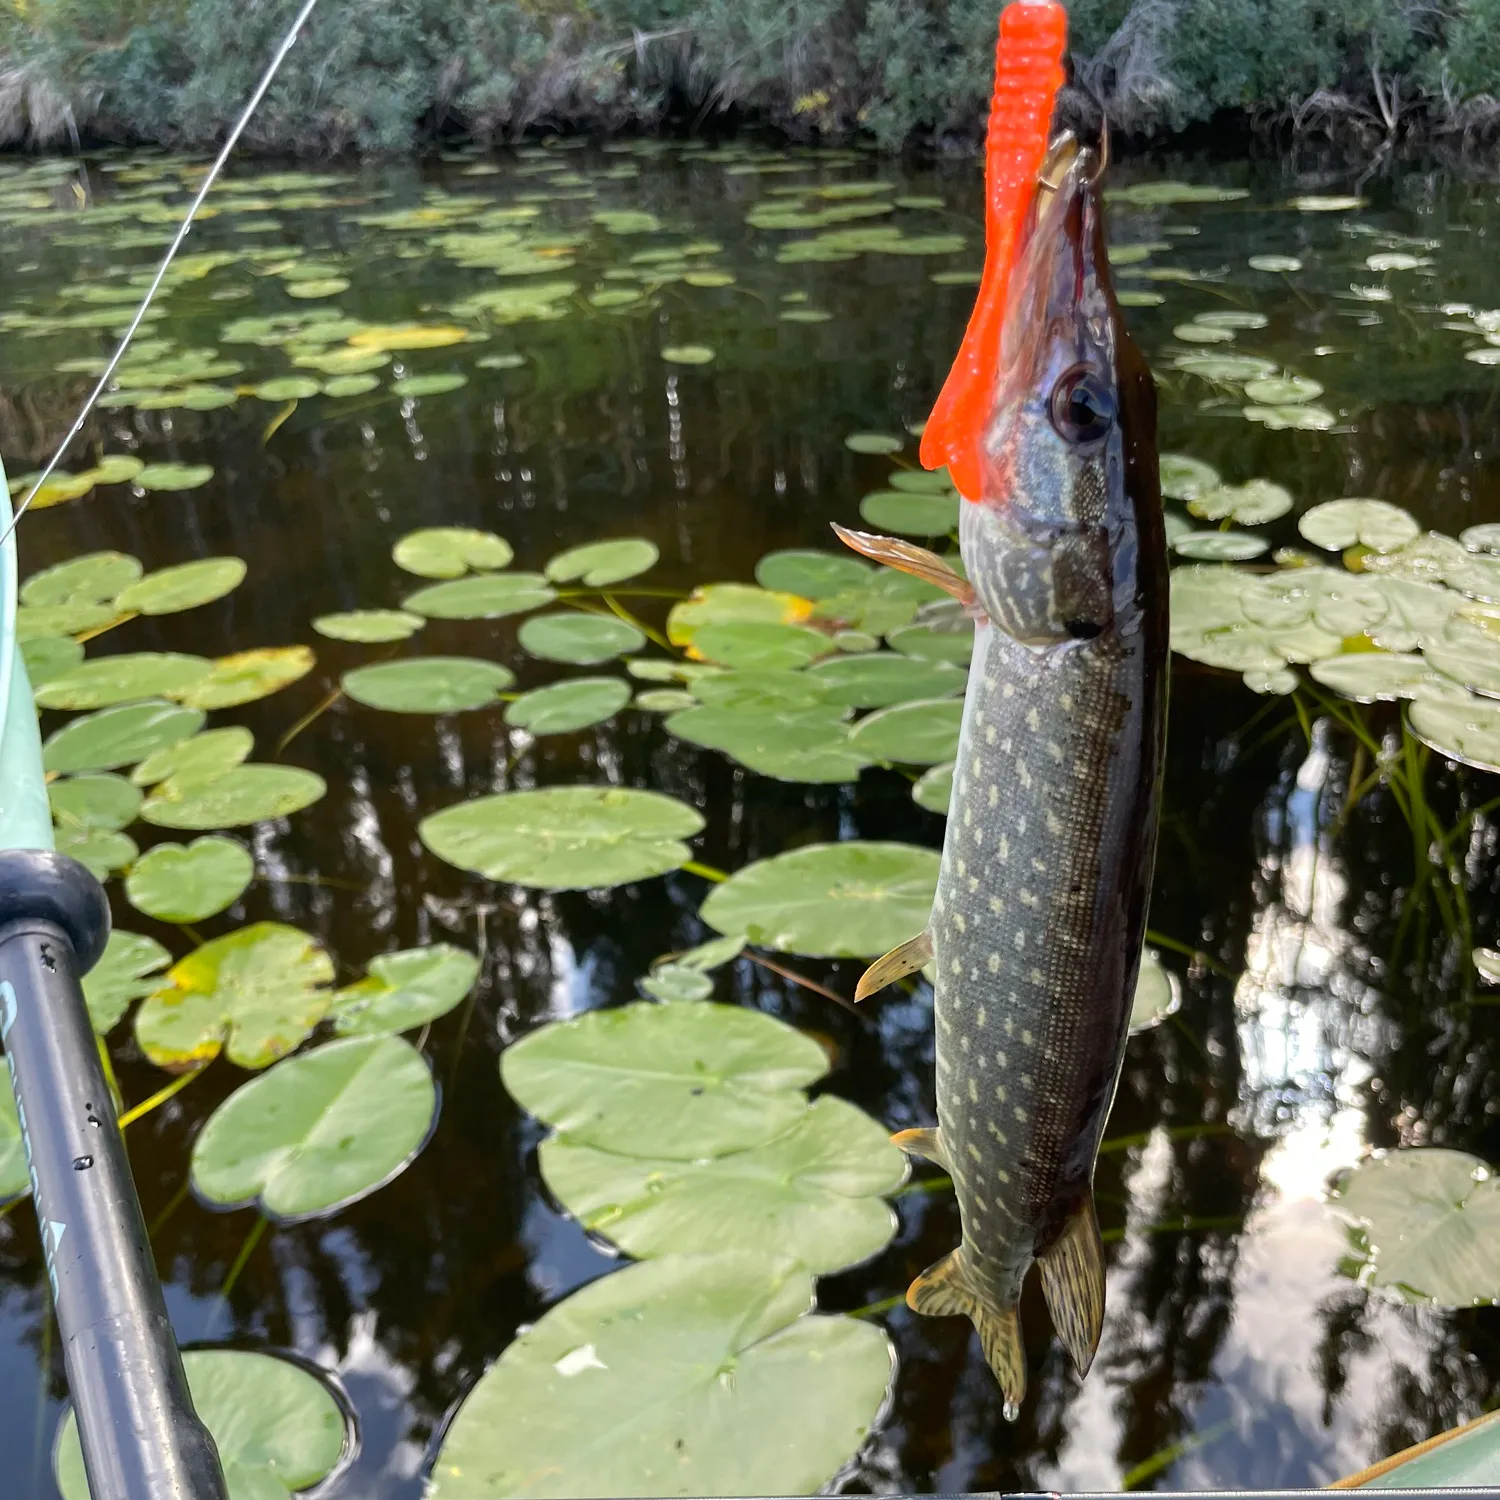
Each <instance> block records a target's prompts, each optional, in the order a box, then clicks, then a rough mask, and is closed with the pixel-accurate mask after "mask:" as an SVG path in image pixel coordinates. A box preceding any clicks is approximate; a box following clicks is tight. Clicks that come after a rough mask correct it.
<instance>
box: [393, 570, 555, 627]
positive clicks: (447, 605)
mask: <svg viewBox="0 0 1500 1500" xmlns="http://www.w3.org/2000/svg"><path fill="white" fill-rule="evenodd" d="M556 597H557V592H556V590H555V589H553V588H552V587H551V586H550V585H549V584H548V583H547V582H546V581H545V580H544V579H543V578H542V575H541V574H540V573H486V574H482V575H479V576H477V577H474V578H457V579H454V581H453V582H452V583H435V584H433V585H431V586H430V587H429V588H425V589H418V590H417V592H416V593H415V594H412V595H411V596H410V597H409V598H407V599H405V600H403V601H402V607H403V608H405V609H408V610H411V611H412V612H413V613H415V614H419V615H423V616H425V617H426V618H427V619H430V620H498V619H501V618H503V617H504V616H505V615H519V614H524V613H525V612H526V611H527V610H528V609H536V608H537V606H538V605H542V604H550V603H551V602H552V601H553V600H554V599H555V598H556Z"/></svg>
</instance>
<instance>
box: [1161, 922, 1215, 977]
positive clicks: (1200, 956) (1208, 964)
mask: <svg viewBox="0 0 1500 1500" xmlns="http://www.w3.org/2000/svg"><path fill="white" fill-rule="evenodd" d="M1146 941H1147V942H1148V943H1150V944H1151V945H1152V946H1153V947H1156V948H1165V949H1166V950H1167V952H1168V953H1180V954H1181V955H1182V956H1183V957H1184V958H1190V959H1192V960H1193V962H1194V963H1198V964H1202V965H1203V967H1204V968H1205V969H1208V970H1210V971H1211V972H1212V973H1214V974H1217V975H1218V976H1219V977H1220V978H1221V979H1234V978H1235V977H1236V975H1235V972H1234V970H1233V969H1231V968H1229V967H1228V966H1227V965H1226V964H1221V963H1220V962H1219V960H1218V959H1216V958H1215V957H1214V956H1213V955H1212V954H1210V953H1205V952H1204V951H1203V950H1202V949H1201V948H1194V947H1193V946H1192V945H1191V944H1189V943H1180V942H1178V940H1177V939H1176V938H1174V937H1168V936H1167V935H1166V933H1164V932H1156V931H1153V930H1148V931H1147V933H1146Z"/></svg>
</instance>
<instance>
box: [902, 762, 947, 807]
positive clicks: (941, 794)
mask: <svg viewBox="0 0 1500 1500" xmlns="http://www.w3.org/2000/svg"><path fill="white" fill-rule="evenodd" d="M911 800H912V801H913V802H915V803H916V804H917V806H918V807H925V808H926V809H927V811H928V812H935V813H940V814H941V815H942V816H943V817H945V818H946V817H947V816H948V804H949V803H950V802H951V801H952V800H953V762H952V761H950V762H949V763H948V764H947V765H945V766H932V767H931V768H929V769H928V770H926V771H924V772H923V773H922V775H921V777H920V778H919V779H918V781H917V783H916V785H915V786H913V787H912V789H911Z"/></svg>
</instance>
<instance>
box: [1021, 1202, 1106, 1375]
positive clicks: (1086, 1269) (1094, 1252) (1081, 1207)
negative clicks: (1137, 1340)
mask: <svg viewBox="0 0 1500 1500" xmlns="http://www.w3.org/2000/svg"><path fill="white" fill-rule="evenodd" d="M1037 1261H1038V1263H1039V1264H1040V1266H1041V1272H1042V1291H1043V1293H1044V1294H1045V1296H1046V1298H1047V1311H1048V1312H1050V1313H1051V1314H1052V1322H1053V1324H1054V1326H1055V1327H1056V1329H1057V1333H1058V1337H1059V1338H1061V1339H1062V1341H1063V1344H1064V1346H1065V1347H1066V1348H1067V1351H1068V1353H1069V1354H1070V1355H1071V1356H1072V1359H1073V1366H1074V1368H1075V1369H1076V1370H1077V1371H1078V1373H1079V1375H1080V1376H1082V1375H1087V1374H1088V1372H1089V1366H1090V1365H1091V1364H1093V1362H1094V1354H1095V1351H1096V1350H1097V1349H1098V1348H1099V1335H1100V1333H1101V1332H1102V1331H1103V1328H1104V1244H1103V1242H1102V1241H1101V1240H1100V1238H1099V1221H1098V1219H1096V1218H1095V1216H1094V1193H1093V1189H1092V1188H1086V1189H1085V1190H1084V1194H1083V1197H1082V1198H1081V1199H1080V1200H1079V1201H1078V1204H1077V1205H1076V1206H1075V1207H1074V1209H1073V1212H1072V1213H1071V1214H1070V1215H1069V1216H1068V1221H1067V1223H1066V1224H1065V1225H1064V1226H1063V1232H1062V1233H1061V1234H1060V1235H1058V1237H1057V1238H1056V1239H1055V1240H1054V1241H1053V1242H1052V1244H1051V1245H1049V1246H1048V1247H1047V1248H1046V1249H1045V1250H1043V1251H1042V1253H1041V1254H1040V1255H1038V1256H1037Z"/></svg>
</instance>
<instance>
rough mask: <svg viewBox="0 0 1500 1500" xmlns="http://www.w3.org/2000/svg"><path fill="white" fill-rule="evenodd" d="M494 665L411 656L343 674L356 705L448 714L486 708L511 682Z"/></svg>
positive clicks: (472, 659) (508, 673) (506, 673)
mask: <svg viewBox="0 0 1500 1500" xmlns="http://www.w3.org/2000/svg"><path fill="white" fill-rule="evenodd" d="M515 680H516V679H515V675H514V674H513V673H512V672H511V671H510V670H509V669H508V668H506V667H502V666H501V665H500V664H499V663H498V662H493V661H481V660H479V659H478V658H477V657H472V656H409V657H405V658H403V659H402V660H401V661H382V662H376V663H375V664H374V665H373V666H368V667H356V668H355V669H354V670H353V671H352V672H345V673H344V676H343V689H344V691H345V692H346V693H347V694H348V695H349V696H350V697H351V698H353V699H354V701H355V702H356V703H363V704H364V705H365V706H366V707H368V708H382V709H386V710H388V711H389V712H391V713H401V714H451V713H462V712H464V711H466V710H468V709H475V708H488V707H490V706H491V705H492V704H494V703H497V702H498V701H499V698H500V694H501V693H503V692H505V691H506V690H507V689H508V688H509V687H510V686H511V685H512V684H513V683H514V682H515Z"/></svg>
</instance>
